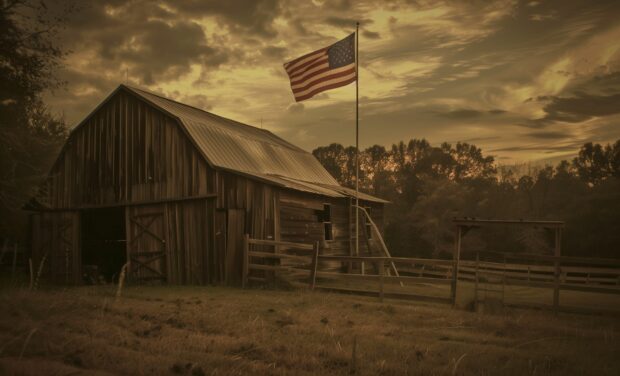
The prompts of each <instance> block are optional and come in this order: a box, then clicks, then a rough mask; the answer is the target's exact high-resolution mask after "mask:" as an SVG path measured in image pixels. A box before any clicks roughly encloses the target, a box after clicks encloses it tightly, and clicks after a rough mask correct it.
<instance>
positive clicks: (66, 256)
mask: <svg viewBox="0 0 620 376" xmlns="http://www.w3.org/2000/svg"><path fill="white" fill-rule="evenodd" d="M78 243H79V214H78V213H77V212H46V213H40V214H35V215H33V216H32V261H33V267H34V268H35V269H38V268H39V266H40V265H41V263H42V264H43V269H42V271H43V272H44V273H45V275H46V276H47V277H49V278H51V280H52V281H54V282H56V283H66V284H76V283H79V282H80V254H79V244H78ZM44 260H45V261H44Z"/></svg>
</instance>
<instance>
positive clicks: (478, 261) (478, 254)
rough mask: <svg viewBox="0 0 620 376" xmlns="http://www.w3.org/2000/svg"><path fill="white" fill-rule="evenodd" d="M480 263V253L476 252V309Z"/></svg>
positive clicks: (475, 305)
mask: <svg viewBox="0 0 620 376" xmlns="http://www.w3.org/2000/svg"><path fill="white" fill-rule="evenodd" d="M479 263H480V252H476V269H475V279H474V308H476V309H477V308H478V267H479Z"/></svg>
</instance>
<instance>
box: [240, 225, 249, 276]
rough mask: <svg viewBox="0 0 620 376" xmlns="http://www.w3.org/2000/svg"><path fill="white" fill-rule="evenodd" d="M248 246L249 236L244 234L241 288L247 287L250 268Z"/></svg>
mask: <svg viewBox="0 0 620 376" xmlns="http://www.w3.org/2000/svg"><path fill="white" fill-rule="evenodd" d="M249 244H250V235H249V234H247V233H246V234H245V235H244V236H243V275H242V278H241V288H246V286H247V285H248V279H249V276H248V274H249V266H250V258H249V254H250V252H249V248H250V246H249Z"/></svg>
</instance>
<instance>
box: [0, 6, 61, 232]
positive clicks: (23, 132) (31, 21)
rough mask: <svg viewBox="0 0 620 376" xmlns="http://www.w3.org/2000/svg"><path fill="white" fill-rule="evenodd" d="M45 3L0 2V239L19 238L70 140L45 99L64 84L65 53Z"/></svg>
mask: <svg viewBox="0 0 620 376" xmlns="http://www.w3.org/2000/svg"><path fill="white" fill-rule="evenodd" d="M49 14H50V12H48V10H47V7H46V5H45V3H44V2H43V1H40V2H35V1H27V0H0V30H2V33H0V82H2V85H0V236H2V237H7V236H12V237H16V236H18V235H17V231H18V229H19V228H20V227H23V221H21V220H20V219H22V220H23V218H24V216H23V214H22V211H21V207H22V206H23V204H24V203H25V202H26V201H27V199H28V198H29V197H30V196H31V195H32V194H33V193H34V192H35V190H36V186H37V184H38V183H39V182H40V181H41V179H42V178H43V177H44V175H45V173H46V171H47V170H48V168H49V166H50V164H51V162H52V160H53V158H54V155H55V154H56V152H57V150H58V148H59V147H60V145H61V144H62V142H63V141H64V139H65V137H66V127H65V125H64V121H63V119H62V118H58V117H55V116H53V115H52V114H51V113H50V112H49V111H48V109H47V108H46V107H45V105H44V104H43V102H42V100H41V95H42V93H44V92H45V91H46V90H49V89H54V88H58V87H59V86H60V85H61V84H62V83H61V82H60V81H59V80H58V79H57V78H56V77H55V76H54V71H55V70H56V68H58V66H59V65H60V63H61V61H62V57H63V51H62V49H61V48H59V47H58V44H57V43H56V40H55V38H56V35H57V33H58V31H59V29H60V27H61V25H62V22H63V20H62V19H61V18H58V17H50V16H49Z"/></svg>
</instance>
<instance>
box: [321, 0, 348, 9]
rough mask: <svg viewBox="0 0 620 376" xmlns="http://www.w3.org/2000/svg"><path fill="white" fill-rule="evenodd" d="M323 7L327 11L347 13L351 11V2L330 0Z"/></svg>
mask: <svg viewBox="0 0 620 376" xmlns="http://www.w3.org/2000/svg"><path fill="white" fill-rule="evenodd" d="M323 7H325V8H326V9H334V10H338V11H347V10H350V9H351V1H350V0H328V1H326V2H325V3H324V5H323Z"/></svg>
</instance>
